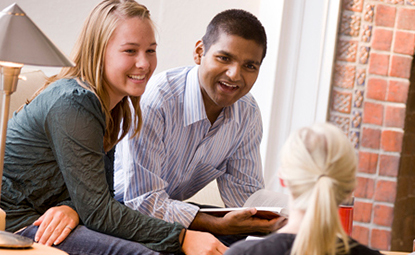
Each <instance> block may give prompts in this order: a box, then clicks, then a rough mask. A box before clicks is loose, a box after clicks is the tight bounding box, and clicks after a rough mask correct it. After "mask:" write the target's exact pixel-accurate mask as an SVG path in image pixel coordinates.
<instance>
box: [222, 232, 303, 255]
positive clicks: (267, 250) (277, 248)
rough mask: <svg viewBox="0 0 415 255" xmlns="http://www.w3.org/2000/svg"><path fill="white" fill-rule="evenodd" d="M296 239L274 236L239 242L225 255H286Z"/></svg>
mask: <svg viewBox="0 0 415 255" xmlns="http://www.w3.org/2000/svg"><path fill="white" fill-rule="evenodd" d="M294 239H295V235H292V234H272V235H269V236H268V237H266V238H264V239H260V240H248V241H240V242H237V243H236V244H234V245H232V246H231V247H230V249H229V250H228V251H227V252H226V253H225V254H227V255H233V254H235V255H236V254H252V255H257V254H284V253H285V252H286V251H289V250H290V249H291V246H292V244H293V242H294Z"/></svg>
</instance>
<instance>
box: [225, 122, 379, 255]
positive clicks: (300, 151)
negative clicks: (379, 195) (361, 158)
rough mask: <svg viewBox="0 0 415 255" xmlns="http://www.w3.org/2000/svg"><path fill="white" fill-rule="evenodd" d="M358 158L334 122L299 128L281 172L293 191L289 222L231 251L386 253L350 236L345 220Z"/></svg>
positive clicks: (286, 149) (288, 146)
mask: <svg viewBox="0 0 415 255" xmlns="http://www.w3.org/2000/svg"><path fill="white" fill-rule="evenodd" d="M356 161H357V160H356V155H355V151H354V149H353V146H352V145H351V143H350V141H349V140H348V138H347V137H346V136H345V135H344V134H343V133H342V131H341V130H340V129H338V128H337V127H335V126H333V125H331V124H328V123H325V124H316V125H313V126H311V127H306V128H302V129H300V130H298V131H297V132H294V133H293V134H292V135H291V136H290V137H289V138H288V140H287V142H286V143H285V145H284V147H283V149H282V153H281V168H280V170H279V174H280V178H281V182H282V183H283V185H285V186H286V187H288V189H289V191H290V195H291V196H290V198H291V199H290V214H289V218H288V224H287V225H286V226H284V227H283V228H281V229H280V230H278V232H277V233H275V234H272V235H270V236H268V237H267V238H265V239H262V240H252V241H245V242H240V243H237V244H235V245H234V246H231V248H230V249H229V250H228V251H227V252H226V253H225V254H229V255H233V254H238V255H239V254H255V255H257V254H291V255H303V254H310V255H326V254H327V255H334V254H353V255H354V254H356V255H358V254H365V255H366V254H367V255H370V254H380V253H379V252H378V251H374V250H371V249H369V248H367V247H366V246H364V245H361V244H359V243H358V242H356V241H355V240H353V239H351V238H350V237H348V236H347V235H346V233H345V232H344V230H343V228H342V225H341V223H340V219H339V215H338V206H339V204H340V203H341V202H342V201H344V200H345V199H347V198H348V197H350V196H351V194H352V192H353V189H354V188H355V185H356V180H355V175H356V164H357V163H356Z"/></svg>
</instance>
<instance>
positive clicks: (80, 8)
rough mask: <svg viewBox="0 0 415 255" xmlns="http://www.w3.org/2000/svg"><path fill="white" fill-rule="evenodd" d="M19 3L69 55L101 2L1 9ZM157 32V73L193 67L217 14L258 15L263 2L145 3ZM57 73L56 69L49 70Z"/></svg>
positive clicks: (0, 4) (6, 1) (50, 0)
mask: <svg viewBox="0 0 415 255" xmlns="http://www.w3.org/2000/svg"><path fill="white" fill-rule="evenodd" d="M14 2H16V3H17V4H18V5H19V6H20V8H22V9H23V11H24V12H26V14H27V15H28V16H29V17H30V18H31V19H32V20H33V21H34V22H35V23H36V24H37V25H38V27H39V28H40V29H41V30H42V31H43V32H44V33H45V34H46V35H47V36H48V37H49V38H50V39H51V40H52V41H53V42H54V43H55V44H56V45H57V46H58V47H59V48H60V49H61V50H62V51H63V52H65V53H66V54H68V55H69V53H70V51H71V49H72V47H73V45H74V42H75V40H76V38H77V36H78V33H79V31H80V28H81V26H82V23H83V21H84V20H85V18H86V16H87V15H88V13H89V12H90V10H91V9H92V8H93V7H94V6H95V5H96V4H97V3H99V2H100V0H87V1H85V0H69V1H68V0H36V1H34V0H2V1H0V9H1V10H2V9H4V8H5V7H7V6H9V5H10V4H12V3H14ZM138 2H140V3H142V4H144V5H146V6H147V7H148V8H149V9H150V12H151V15H152V18H153V20H154V21H155V23H156V26H157V30H158V43H159V48H158V60H159V61H158V63H159V64H158V68H157V70H156V72H159V71H162V70H166V69H168V68H172V67H175V66H179V65H190V64H193V60H192V50H193V46H194V45H195V43H196V41H197V40H198V39H200V38H201V36H202V35H203V34H204V31H205V28H206V25H207V24H208V22H209V21H210V19H211V18H212V17H213V16H214V15H215V14H216V13H218V12H220V11H222V10H225V9H229V8H241V9H245V10H248V11H250V12H252V13H254V14H255V15H258V11H259V3H260V1H240V0H226V1H223V0H142V1H138ZM47 72H51V73H53V72H56V69H47ZM48 74H49V73H48Z"/></svg>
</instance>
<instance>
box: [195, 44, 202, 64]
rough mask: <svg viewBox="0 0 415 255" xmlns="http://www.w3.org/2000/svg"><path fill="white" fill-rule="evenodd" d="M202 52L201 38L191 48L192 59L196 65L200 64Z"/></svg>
mask: <svg viewBox="0 0 415 255" xmlns="http://www.w3.org/2000/svg"><path fill="white" fill-rule="evenodd" d="M203 54H204V46H203V42H202V40H199V41H197V43H196V45H195V48H194V50H193V60H194V61H195V63H196V64H197V65H200V63H201V62H202V56H203Z"/></svg>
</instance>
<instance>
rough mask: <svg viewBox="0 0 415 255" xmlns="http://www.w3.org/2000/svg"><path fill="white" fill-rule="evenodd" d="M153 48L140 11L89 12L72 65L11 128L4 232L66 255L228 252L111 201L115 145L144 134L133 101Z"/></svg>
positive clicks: (109, 3) (132, 6)
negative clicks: (130, 133)
mask: <svg viewBox="0 0 415 255" xmlns="http://www.w3.org/2000/svg"><path fill="white" fill-rule="evenodd" d="M156 48H157V43H156V40H155V36H154V30H153V24H152V21H151V19H150V14H149V11H148V10H147V8H146V7H145V6H143V5H140V4H138V3H137V2H135V1H133V0H104V1H102V2H101V3H99V4H98V5H97V6H96V7H95V8H94V10H92V12H91V13H90V15H89V16H88V18H87V20H86V21H85V23H84V27H83V29H82V32H81V34H80V36H79V38H78V40H77V43H76V45H75V48H74V50H73V54H72V58H73V59H74V62H75V63H76V66H75V67H72V68H66V69H63V70H62V71H61V72H60V73H59V74H58V75H57V76H54V77H52V78H51V79H50V80H49V81H48V82H47V83H46V84H45V86H44V87H43V88H42V89H41V90H40V91H39V93H37V94H36V95H35V96H34V98H32V100H31V101H30V102H28V103H27V104H26V105H25V106H24V107H23V108H22V109H21V110H20V111H19V112H17V113H16V114H14V116H13V118H12V119H11V120H10V122H9V125H8V130H7V141H6V155H5V164H4V177H3V186H2V197H1V207H2V208H3V209H4V210H5V211H6V213H7V218H6V228H7V230H8V231H12V232H14V231H19V232H18V233H19V234H21V235H24V236H28V237H31V238H34V239H35V240H36V239H39V238H40V239H41V240H42V243H46V244H49V245H51V244H52V243H50V242H53V243H54V244H55V245H56V247H57V248H59V249H62V250H64V251H66V252H68V253H70V254H95V255H96V254H123V255H124V254H153V253H156V252H163V253H178V252H185V253H186V254H195V253H198V254H199V253H200V252H201V253H210V254H222V253H223V252H224V251H225V250H226V247H225V246H223V245H222V244H221V243H220V242H219V241H218V240H217V239H215V238H214V237H213V236H212V235H211V234H208V233H202V232H196V231H187V233H186V229H185V228H184V227H183V226H181V225H180V224H178V223H174V224H171V223H167V222H164V221H162V220H158V219H154V218H150V217H148V216H145V215H142V214H141V213H139V212H138V211H134V210H132V209H130V208H128V207H126V206H124V205H122V204H120V203H119V202H117V201H116V200H114V199H113V160H114V146H115V145H116V143H117V142H118V141H119V140H120V139H121V138H122V137H124V136H125V135H126V133H127V132H128V130H129V129H130V127H131V126H132V127H133V128H134V129H135V132H134V133H135V135H138V133H139V131H140V128H141V112H140V108H139V99H140V96H141V95H142V94H143V92H144V89H145V87H146V84H147V82H148V80H149V79H150V77H151V75H152V74H153V71H154V69H155V68H156V65H157V56H156ZM129 104H131V105H132V106H133V107H132V109H133V110H130V108H129ZM131 111H133V112H131ZM131 116H133V117H131ZM120 127H121V130H120ZM119 134H120V135H119ZM42 215H43V216H42ZM78 215H79V218H78ZM79 222H80V223H82V224H80V225H79V226H77V225H78V223H79ZM22 228H24V229H23V230H21V229H22ZM38 230H39V231H40V232H42V233H41V234H40V235H39V233H37V232H38ZM36 233H37V234H36ZM69 233H70V234H69ZM65 238H66V239H65ZM63 239H65V240H64V241H63V242H62V240H63ZM45 240H46V241H45ZM36 241H38V240H36ZM39 241H40V240H39Z"/></svg>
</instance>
